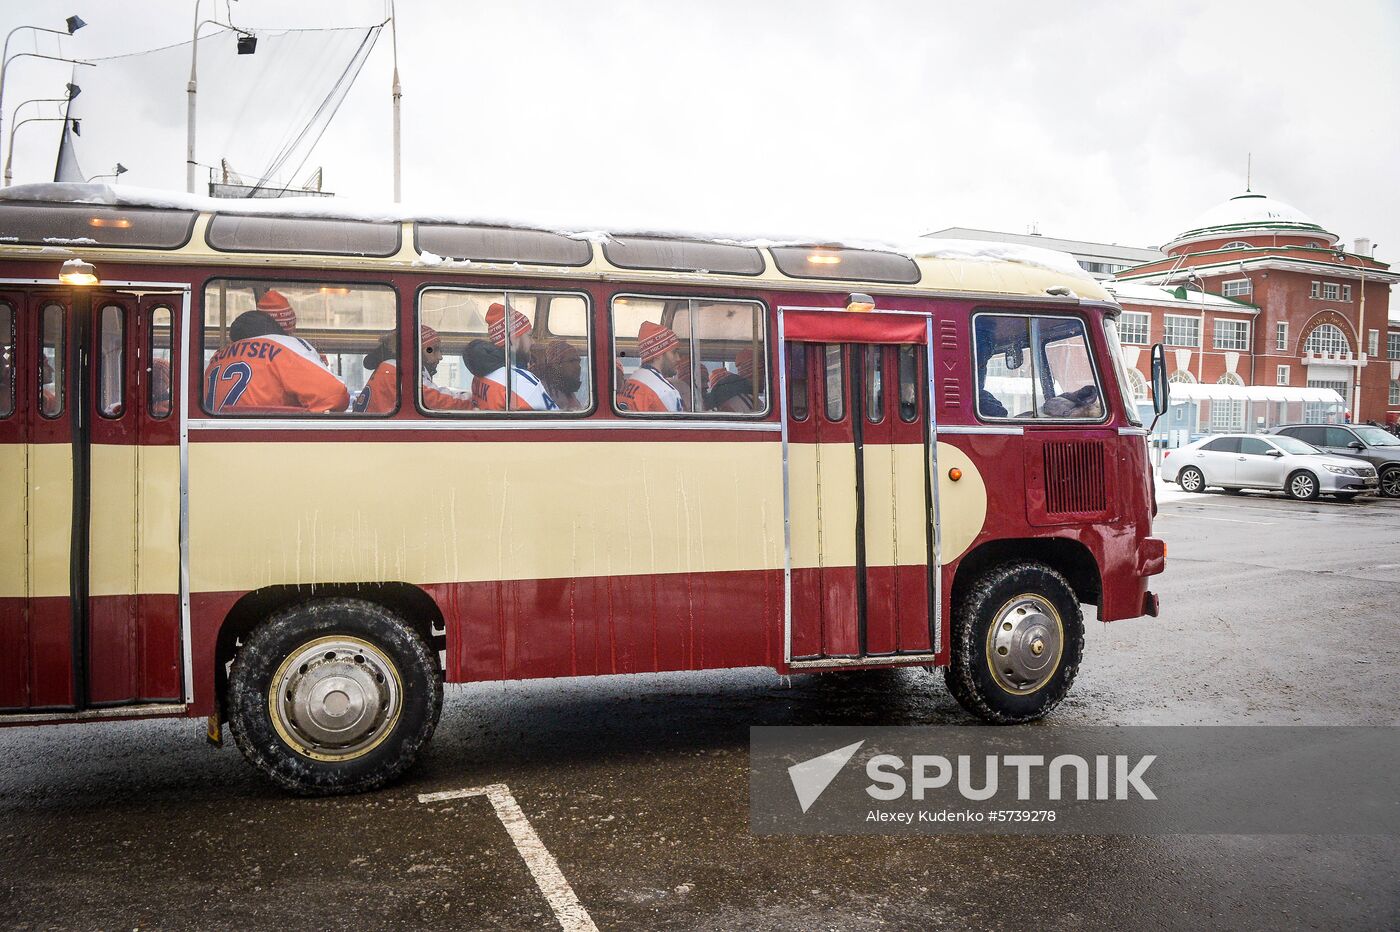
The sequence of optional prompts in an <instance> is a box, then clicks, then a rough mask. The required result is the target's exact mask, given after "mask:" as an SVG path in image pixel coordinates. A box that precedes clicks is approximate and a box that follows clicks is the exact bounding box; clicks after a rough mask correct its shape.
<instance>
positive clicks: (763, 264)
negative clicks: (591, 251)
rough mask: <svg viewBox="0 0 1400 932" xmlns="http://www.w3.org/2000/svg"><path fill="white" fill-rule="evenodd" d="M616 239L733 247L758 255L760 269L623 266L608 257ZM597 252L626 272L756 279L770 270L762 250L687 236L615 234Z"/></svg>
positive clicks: (615, 266)
mask: <svg viewBox="0 0 1400 932" xmlns="http://www.w3.org/2000/svg"><path fill="white" fill-rule="evenodd" d="M617 237H622V238H623V239H634V240H638V239H639V240H657V241H662V242H676V243H696V244H699V245H702V246H728V247H733V248H735V249H748V250H752V251H753V252H755V253H757V254H758V263H759V266H760V268H759V269H758V271H756V272H730V271H714V270H712V269H678V268H670V267H667V266H662V265H623V264H621V263H619V262H615V261H613V257H612V256H610V255H608V244H609V243H613V242H616V241H617ZM598 251H599V252H601V253H602V254H603V258H604V259H605V260H606V261H607V263H608V264H609V265H611V266H613V267H614V268H618V269H622V270H623V271H627V272H665V273H667V274H669V275H733V276H735V277H737V278H758V277H759V276H760V275H762V274H763V273H764V272H766V271H768V269H769V268H770V264H769V261H768V257H767V256H765V255H764V254H763V250H762V249H759V248H758V247H757V246H743V245H740V244H738V243H720V242H716V241H714V240H705V239H695V238H694V237H689V236H648V235H646V234H642V233H637V234H629V233H618V234H616V236H614V235H613V234H609V235H608V238H607V239H606V240H604V241H603V242H602V243H601V244H600V246H599V249H598Z"/></svg>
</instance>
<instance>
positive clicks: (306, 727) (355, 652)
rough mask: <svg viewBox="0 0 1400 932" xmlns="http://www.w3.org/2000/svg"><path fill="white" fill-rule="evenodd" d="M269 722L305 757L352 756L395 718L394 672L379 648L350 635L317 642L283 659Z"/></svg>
mask: <svg viewBox="0 0 1400 932" xmlns="http://www.w3.org/2000/svg"><path fill="white" fill-rule="evenodd" d="M268 699H269V700H270V701H269V703H268V705H269V708H270V711H271V713H272V718H273V724H274V725H276V726H277V730H278V732H279V733H281V735H282V737H283V738H284V739H286V740H287V743H288V744H291V745H292V746H293V747H294V748H296V749H297V750H298V751H299V752H301V753H303V754H305V755H307V756H308V757H316V758H321V759H344V758H349V757H357V756H359V755H360V754H363V753H365V752H366V751H368V750H370V749H371V748H373V747H374V746H375V745H377V744H378V743H379V742H380V741H381V740H382V739H383V738H384V736H385V735H386V734H388V733H389V731H390V730H391V729H392V728H393V726H394V723H395V722H396V721H397V720H398V716H399V709H400V706H401V703H402V690H401V688H400V681H399V675H398V671H397V670H396V669H395V667H394V664H393V662H392V661H390V660H389V658H388V657H386V656H385V655H384V654H383V653H382V652H381V651H380V650H379V649H378V648H376V647H375V646H374V645H372V644H370V643H369V642H367V641H362V640H360V639H359V638H354V637H329V638H319V639H317V640H315V641H312V642H310V643H308V644H305V645H303V646H302V647H301V648H300V649H298V650H297V651H295V652H294V653H293V654H292V655H291V656H290V657H288V658H287V659H286V660H285V661H283V663H282V665H281V667H279V668H278V670H277V675H276V676H274V677H273V682H272V689H271V691H270V695H269V696H268Z"/></svg>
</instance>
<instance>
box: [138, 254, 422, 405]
mask: <svg viewBox="0 0 1400 932" xmlns="http://www.w3.org/2000/svg"><path fill="white" fill-rule="evenodd" d="M398 318H399V307H398V295H397V293H396V292H395V291H394V289H392V288H390V287H389V286H387V285H365V284H349V283H338V282H320V281H305V280H290V279H284V280H270V279H213V280H210V282H209V283H208V285H206V286H205V289H204V326H203V328H202V329H203V344H204V345H203V354H204V355H203V357H202V361H203V363H204V375H203V378H202V380H201V384H202V386H203V395H204V398H203V407H204V410H205V411H207V412H208V413H210V414H213V415H216V416H219V417H230V416H232V417H237V416H263V417H307V416H325V415H350V416H360V417H370V416H378V417H388V416H389V415H391V414H393V413H394V412H395V411H396V410H398V406H399V379H398V378H397V376H396V375H391V376H390V377H389V378H388V380H387V385H382V388H383V390H382V391H380V392H379V393H378V394H377V395H376V397H375V400H376V401H378V402H380V404H378V405H376V406H366V405H364V404H361V403H360V402H361V401H362V400H364V399H363V398H362V396H364V395H366V388H367V387H368V385H369V381H370V378H371V376H372V375H373V374H374V373H375V372H376V371H377V368H378V365H377V364H376V366H374V367H370V366H366V364H365V361H366V360H367V359H373V358H374V355H375V351H376V349H377V348H378V347H379V344H380V340H381V339H383V338H384V336H385V334H386V333H389V334H393V333H396V332H397V331H398ZM154 381H155V380H154V378H153V379H152V382H153V383H154Z"/></svg>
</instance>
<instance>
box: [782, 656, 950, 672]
mask: <svg viewBox="0 0 1400 932" xmlns="http://www.w3.org/2000/svg"><path fill="white" fill-rule="evenodd" d="M936 659H937V657H936V655H934V654H875V655H867V656H865V657H823V658H822V659H821V660H791V661H789V662H788V666H789V667H790V668H792V669H793V670H814V669H821V668H823V667H827V668H830V667H899V666H910V665H926V664H930V663H933V662H934V661H935V660H936Z"/></svg>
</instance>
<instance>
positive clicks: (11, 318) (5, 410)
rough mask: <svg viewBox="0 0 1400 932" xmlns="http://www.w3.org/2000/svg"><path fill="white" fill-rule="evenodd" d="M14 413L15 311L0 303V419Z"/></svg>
mask: <svg viewBox="0 0 1400 932" xmlns="http://www.w3.org/2000/svg"><path fill="white" fill-rule="evenodd" d="M14 413H15V309H14V308H13V307H11V306H10V305H8V304H5V303H3V302H0V417H9V416H10V415H11V414H14Z"/></svg>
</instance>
